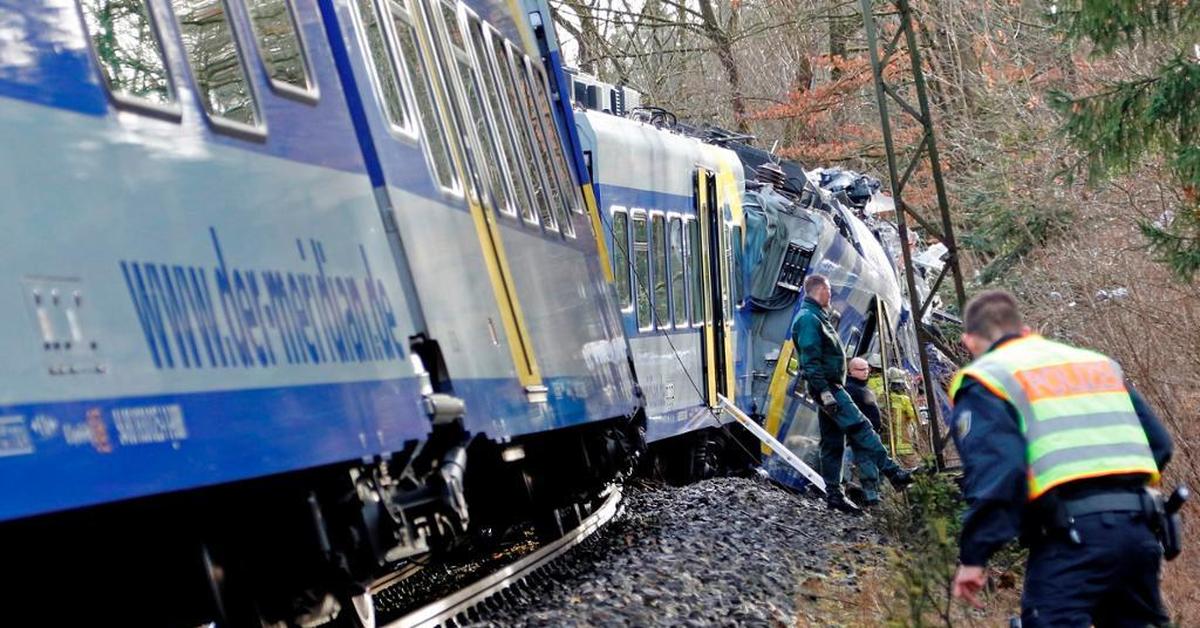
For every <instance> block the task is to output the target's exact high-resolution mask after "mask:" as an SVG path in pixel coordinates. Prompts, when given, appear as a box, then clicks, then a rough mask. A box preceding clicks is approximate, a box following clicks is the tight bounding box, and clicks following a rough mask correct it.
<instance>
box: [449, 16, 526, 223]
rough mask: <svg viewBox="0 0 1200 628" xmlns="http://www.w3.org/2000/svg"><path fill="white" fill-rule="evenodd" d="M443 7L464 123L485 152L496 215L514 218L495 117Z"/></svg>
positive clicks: (483, 163) (455, 23)
mask: <svg viewBox="0 0 1200 628" xmlns="http://www.w3.org/2000/svg"><path fill="white" fill-rule="evenodd" d="M441 6H442V12H443V17H444V18H445V20H446V30H447V31H448V32H449V33H450V42H451V49H452V54H453V55H454V59H455V62H456V64H457V66H458V78H459V81H460V82H461V83H462V94H463V96H464V97H465V98H466V105H467V109H468V115H467V120H466V121H465V122H466V123H467V124H469V125H471V126H472V130H473V131H474V132H475V138H476V139H477V141H478V142H479V150H480V151H482V152H483V158H482V159H481V160H480V162H481V166H484V170H486V174H487V178H488V188H489V189H490V190H491V193H492V201H493V203H494V206H495V209H496V210H497V211H500V212H504V213H506V214H510V215H511V214H515V213H516V212H515V209H514V208H513V207H514V206H513V202H512V198H511V197H510V195H509V191H508V187H507V185H506V181H507V178H506V176H505V174H504V160H503V159H502V158H501V157H500V152H499V151H500V149H499V146H498V145H497V142H496V134H495V127H494V126H493V125H492V117H491V116H490V115H488V111H487V105H486V104H485V103H484V101H483V88H482V86H481V83H482V81H481V80H480V78H479V74H478V73H477V72H476V71H475V66H474V65H473V64H472V63H471V58H470V56H469V55H468V54H467V51H466V49H465V48H463V47H462V44H463V42H464V40H463V37H462V32H461V30H460V29H461V25H460V24H459V22H458V19H457V16H456V15H455V13H454V11H453V10H451V9H449V8H448V7H447V6H446V5H445V4H442V5H441Z"/></svg>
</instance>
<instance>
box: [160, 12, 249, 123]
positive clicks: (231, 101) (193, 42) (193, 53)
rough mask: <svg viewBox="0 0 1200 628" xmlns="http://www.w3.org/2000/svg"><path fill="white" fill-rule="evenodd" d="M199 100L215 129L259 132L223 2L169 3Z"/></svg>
mask: <svg viewBox="0 0 1200 628" xmlns="http://www.w3.org/2000/svg"><path fill="white" fill-rule="evenodd" d="M171 6H172V7H174V9H175V19H176V22H177V23H178V25H179V34H180V37H181V38H182V39H183V47H184V49H185V50H186V51H187V58H188V64H189V65H191V68H192V76H193V78H194V79H195V81H196V87H197V90H198V92H199V96H200V101H201V102H202V103H203V104H204V110H205V111H207V112H208V115H209V118H210V119H212V121H213V122H214V123H216V124H217V125H218V126H222V125H232V127H233V129H235V130H250V131H252V132H255V133H261V132H262V131H261V129H260V128H259V127H260V126H261V122H262V121H261V118H260V116H259V112H258V104H257V103H256V102H255V100H254V92H253V90H252V88H251V87H250V81H249V79H248V78H247V76H246V69H245V67H244V66H243V65H242V58H241V55H240V54H239V52H238V46H237V42H236V41H234V34H233V25H232V24H230V22H229V14H228V13H227V12H226V9H225V3H224V2H223V0H171Z"/></svg>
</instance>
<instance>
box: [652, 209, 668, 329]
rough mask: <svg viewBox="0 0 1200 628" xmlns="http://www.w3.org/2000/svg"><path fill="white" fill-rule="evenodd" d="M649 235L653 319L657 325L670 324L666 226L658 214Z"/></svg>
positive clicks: (664, 325)
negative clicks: (652, 285)
mask: <svg viewBox="0 0 1200 628" xmlns="http://www.w3.org/2000/svg"><path fill="white" fill-rule="evenodd" d="M652 221H653V223H654V224H653V228H652V230H651V237H652V238H653V239H654V244H653V251H654V252H653V256H654V278H653V281H654V320H655V322H656V323H657V324H658V326H659V327H670V325H671V310H670V308H671V297H670V295H669V294H668V292H667V290H668V288H667V286H668V285H669V282H668V281H667V228H666V220H664V219H663V217H662V216H661V215H660V216H654V217H653V218H652Z"/></svg>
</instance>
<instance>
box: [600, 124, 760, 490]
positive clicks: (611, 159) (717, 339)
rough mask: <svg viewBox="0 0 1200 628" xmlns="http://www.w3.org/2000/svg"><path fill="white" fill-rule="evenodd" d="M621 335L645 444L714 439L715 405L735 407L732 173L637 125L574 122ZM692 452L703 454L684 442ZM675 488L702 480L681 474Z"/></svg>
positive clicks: (736, 207)
mask: <svg viewBox="0 0 1200 628" xmlns="http://www.w3.org/2000/svg"><path fill="white" fill-rule="evenodd" d="M576 124H577V127H578V135H579V137H580V145H581V149H582V151H583V153H584V154H585V155H588V156H589V163H590V168H591V176H592V180H593V184H594V185H595V187H596V197H597V201H598V203H599V205H600V207H601V213H602V215H603V217H604V222H605V226H606V231H607V233H606V234H605V235H606V237H607V244H608V251H609V254H610V256H611V258H612V262H613V268H614V272H615V275H616V287H617V299H618V302H619V305H620V308H621V315H622V322H623V324H624V329H625V335H626V337H627V338H628V339H629V344H630V349H631V351H632V353H633V356H634V366H635V369H636V372H637V377H638V381H639V383H640V386H641V388H642V392H643V394H644V395H645V398H646V415H647V437H648V440H649V441H651V442H654V441H663V440H666V439H672V438H673V437H678V436H682V435H687V434H691V433H696V432H701V431H711V430H713V429H714V428H718V427H719V425H720V423H721V422H722V421H723V420H724V419H722V418H721V415H720V412H719V411H714V409H715V408H718V407H719V405H720V404H719V402H718V397H717V395H718V394H721V395H724V396H726V397H728V398H730V399H735V400H739V401H745V400H747V399H748V397H747V394H748V392H749V389H748V387H747V386H746V377H747V372H746V368H745V367H746V361H745V360H744V359H742V357H741V356H742V355H743V353H744V352H745V348H746V346H747V345H746V339H745V338H746V330H747V328H748V325H747V322H748V319H746V318H745V316H744V312H743V310H742V308H741V301H742V298H741V295H740V290H741V288H742V285H743V282H742V240H743V232H744V224H743V216H742V195H743V193H744V191H745V187H744V176H743V170H742V164H741V162H740V161H739V160H738V158H737V155H736V154H734V153H733V152H731V151H728V150H725V149H723V148H720V147H717V146H713V145H711V144H706V143H704V142H701V141H699V140H697V139H695V138H692V137H688V136H686V135H682V134H679V133H675V132H672V131H670V130H667V129H663V128H660V127H658V126H656V125H653V124H650V123H648V122H644V121H638V120H633V119H628V118H623V117H619V116H614V115H609V114H605V113H598V112H594V111H581V112H579V113H577V114H576ZM684 442H686V443H688V445H689V447H691V448H692V449H695V448H696V447H697V446H698V447H699V448H700V450H701V451H700V454H701V455H700V457H699V460H700V462H701V464H707V463H704V462H703V460H704V458H705V456H704V455H703V454H704V453H705V452H704V451H703V450H704V449H705V448H706V447H708V445H707V444H705V443H704V441H703V440H700V441H693V440H685V441H684ZM696 461H697V460H696V459H695V458H694V457H691V456H689V457H686V458H685V460H684V463H685V465H686V468H685V469H684V470H683V473H682V475H683V476H684V477H694V476H695V475H697V474H700V475H703V474H704V473H705V472H704V471H702V470H695V469H692V470H690V471H689V468H690V467H692V466H693V463H694V462H696Z"/></svg>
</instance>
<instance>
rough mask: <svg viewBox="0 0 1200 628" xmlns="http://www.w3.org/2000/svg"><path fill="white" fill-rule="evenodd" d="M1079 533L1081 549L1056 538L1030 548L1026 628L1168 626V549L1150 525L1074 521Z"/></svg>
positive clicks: (1109, 516) (1125, 517)
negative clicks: (1162, 589) (1164, 583)
mask: <svg viewBox="0 0 1200 628" xmlns="http://www.w3.org/2000/svg"><path fill="white" fill-rule="evenodd" d="M1075 529H1076V531H1077V532H1078V533H1079V538H1080V541H1081V542H1080V543H1078V544H1077V543H1075V542H1073V541H1071V540H1069V539H1067V538H1059V537H1057V536H1056V537H1054V538H1048V539H1044V540H1041V541H1039V542H1037V543H1035V544H1034V545H1033V547H1031V548H1030V551H1029V565H1028V568H1027V570H1026V574H1025V592H1024V597H1023V599H1022V600H1021V624H1022V628H1036V627H1042V626H1054V627H1059V626H1062V627H1071V628H1075V627H1083V628H1086V627H1087V626H1093V625H1094V626H1096V628H1107V627H1109V626H1122V627H1124V626H1129V627H1133V626H1138V627H1139V628H1140V627H1143V626H1159V625H1164V624H1166V623H1167V619H1168V618H1167V615H1166V613H1165V611H1164V610H1163V605H1162V597H1161V595H1160V593H1159V568H1160V565H1161V563H1162V547H1161V546H1160V545H1159V543H1158V539H1157V538H1156V537H1155V536H1154V532H1153V531H1152V530H1151V529H1150V526H1149V525H1148V524H1147V522H1146V520H1145V518H1144V517H1143V516H1142V515H1141V514H1140V513H1129V512H1106V513H1097V514H1092V515H1085V516H1082V517H1078V518H1076V520H1075ZM1064 536H1065V535H1064Z"/></svg>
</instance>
